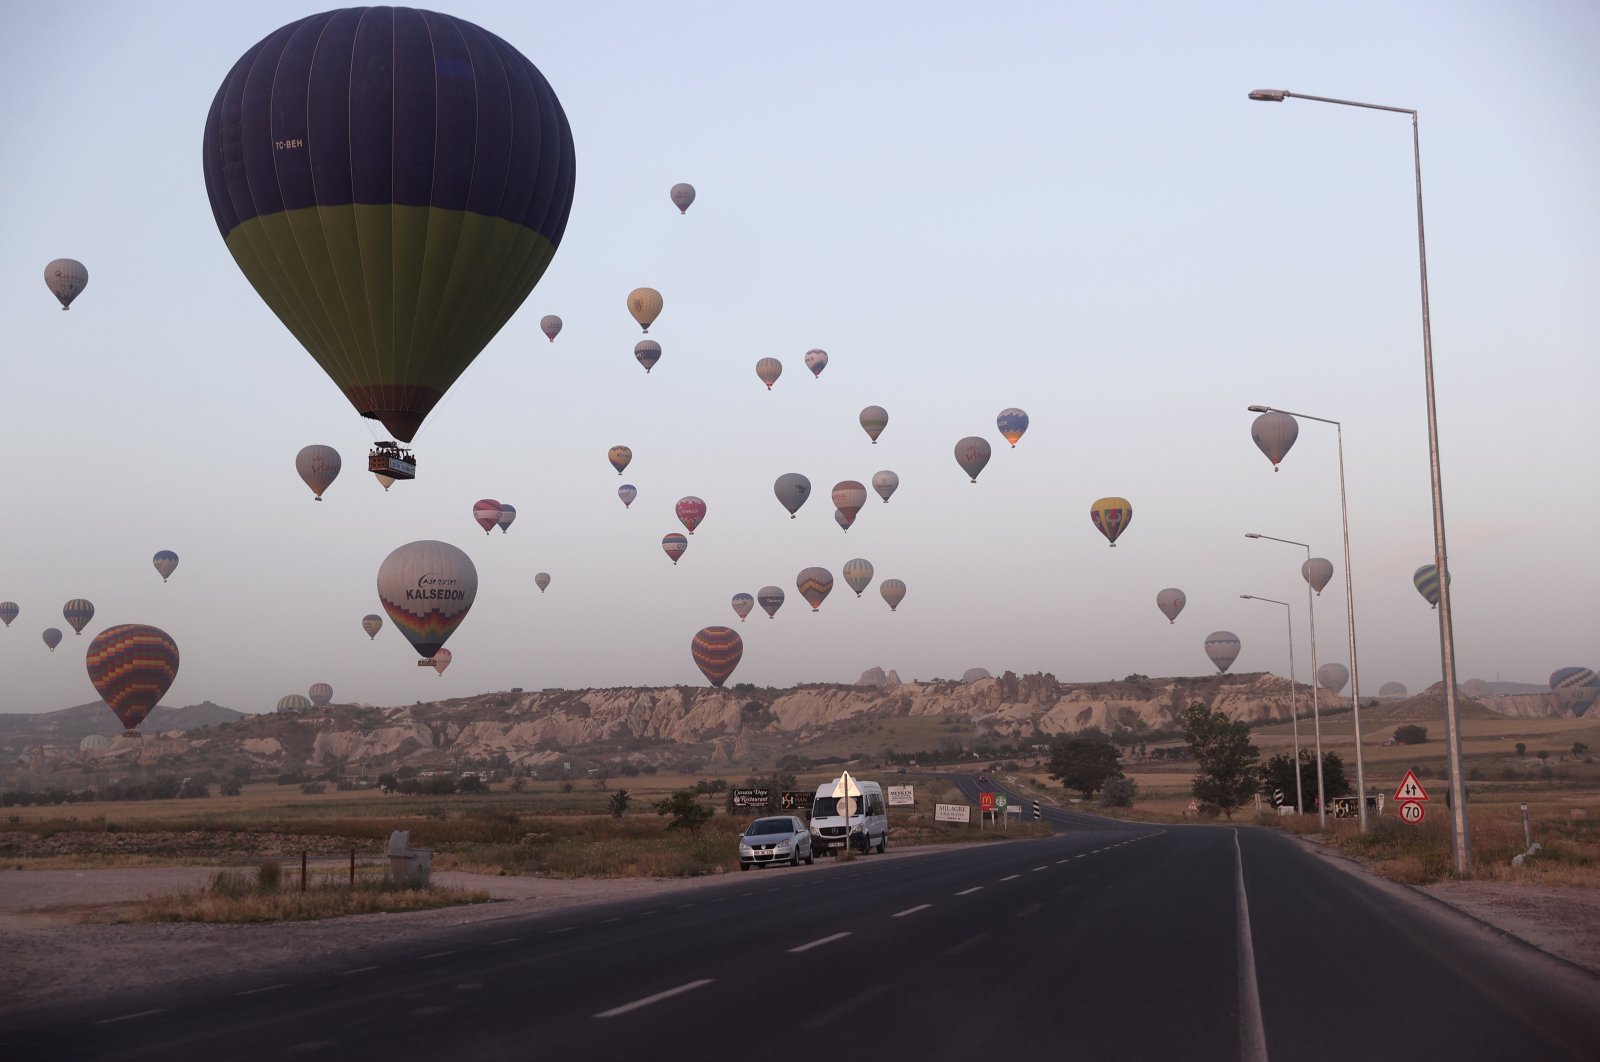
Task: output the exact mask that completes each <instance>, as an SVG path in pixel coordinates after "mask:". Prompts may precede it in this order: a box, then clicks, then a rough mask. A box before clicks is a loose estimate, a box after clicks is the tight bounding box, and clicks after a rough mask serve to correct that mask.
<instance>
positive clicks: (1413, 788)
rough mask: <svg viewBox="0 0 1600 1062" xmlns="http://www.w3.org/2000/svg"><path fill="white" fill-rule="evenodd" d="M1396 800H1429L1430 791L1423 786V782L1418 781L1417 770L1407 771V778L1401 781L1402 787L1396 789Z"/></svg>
mask: <svg viewBox="0 0 1600 1062" xmlns="http://www.w3.org/2000/svg"><path fill="white" fill-rule="evenodd" d="M1394 798H1395V799H1396V800H1427V799H1428V791H1427V790H1426V789H1424V788H1422V783H1421V782H1419V781H1417V775H1416V772H1415V771H1407V772H1406V776H1405V778H1404V779H1403V780H1402V781H1401V782H1400V788H1399V789H1396V790H1395V791H1394Z"/></svg>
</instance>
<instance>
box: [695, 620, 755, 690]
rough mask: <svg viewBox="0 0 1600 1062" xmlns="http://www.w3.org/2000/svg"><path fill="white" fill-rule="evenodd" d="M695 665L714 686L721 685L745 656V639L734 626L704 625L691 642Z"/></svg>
mask: <svg viewBox="0 0 1600 1062" xmlns="http://www.w3.org/2000/svg"><path fill="white" fill-rule="evenodd" d="M689 651H690V652H691V653H693V654H694V662H695V666H696V667H698V668H699V669H700V673H701V674H702V675H704V676H705V677H706V681H707V682H710V683H711V684H712V685H713V686H721V685H722V684H723V683H724V682H726V681H728V677H729V676H730V675H732V674H733V669H734V668H736V667H738V666H739V660H740V658H741V657H743V656H744V640H743V639H742V638H740V637H739V632H738V631H736V630H734V629H733V628H732V627H703V628H701V630H700V631H699V633H697V634H696V635H695V636H694V641H692V642H690V643H689Z"/></svg>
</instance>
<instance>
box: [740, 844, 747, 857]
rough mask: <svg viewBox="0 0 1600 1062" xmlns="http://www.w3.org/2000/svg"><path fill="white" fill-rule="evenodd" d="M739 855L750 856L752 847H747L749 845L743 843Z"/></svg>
mask: <svg viewBox="0 0 1600 1062" xmlns="http://www.w3.org/2000/svg"><path fill="white" fill-rule="evenodd" d="M739 854H740V855H749V854H750V846H749V845H747V844H743V843H741V844H740V845H739Z"/></svg>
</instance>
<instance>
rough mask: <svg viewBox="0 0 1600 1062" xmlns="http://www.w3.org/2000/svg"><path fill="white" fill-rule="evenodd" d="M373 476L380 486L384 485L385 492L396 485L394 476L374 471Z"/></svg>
mask: <svg viewBox="0 0 1600 1062" xmlns="http://www.w3.org/2000/svg"><path fill="white" fill-rule="evenodd" d="M372 476H373V478H374V479H376V480H377V481H378V486H380V487H382V488H383V489H384V491H385V492H387V491H388V490H389V488H390V487H392V486H394V483H395V479H394V477H393V476H386V475H384V474H383V473H382V472H374V473H373V474H372Z"/></svg>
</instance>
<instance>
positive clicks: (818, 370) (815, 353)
mask: <svg viewBox="0 0 1600 1062" xmlns="http://www.w3.org/2000/svg"><path fill="white" fill-rule="evenodd" d="M827 367H828V352H827V351H826V350H818V349H815V348H813V349H811V350H808V351H806V368H808V369H810V370H811V375H812V376H821V375H822V370H823V369H826V368H827Z"/></svg>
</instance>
